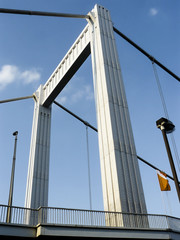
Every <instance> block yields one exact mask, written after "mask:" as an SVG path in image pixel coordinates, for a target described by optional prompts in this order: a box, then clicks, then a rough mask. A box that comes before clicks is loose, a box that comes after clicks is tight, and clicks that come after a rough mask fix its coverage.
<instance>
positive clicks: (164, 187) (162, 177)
mask: <svg viewBox="0 0 180 240" xmlns="http://www.w3.org/2000/svg"><path fill="white" fill-rule="evenodd" d="M157 175H158V180H159V185H160V189H161V191H171V187H170V185H169V181H168V180H167V177H166V176H167V175H166V174H165V173H163V172H160V171H157Z"/></svg>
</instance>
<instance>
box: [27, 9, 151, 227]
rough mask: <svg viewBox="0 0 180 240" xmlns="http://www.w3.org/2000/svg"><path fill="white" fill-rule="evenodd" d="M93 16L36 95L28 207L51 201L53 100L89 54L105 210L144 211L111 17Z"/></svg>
mask: <svg viewBox="0 0 180 240" xmlns="http://www.w3.org/2000/svg"><path fill="white" fill-rule="evenodd" d="M89 16H90V19H89V20H88V24H87V26H86V27H85V29H84V30H83V31H82V33H81V34H80V35H79V37H78V38H77V40H76V41H75V43H74V44H73V45H72V47H71V48H70V49H69V51H68V52H67V54H66V55H65V57H64V58H63V59H62V61H61V62H60V63H59V65H58V66H57V68H56V69H55V70H54V72H53V73H52V75H51V76H50V78H49V79H48V81H47V82H46V83H45V85H44V86H40V87H39V89H38V90H37V92H36V93H35V96H36V102H35V110H34V119H33V127H32V139H31V147H30V157H29V168H28V178H27V188H26V202H25V207H28V208H37V207H39V206H47V204H48V178H49V174H48V172H49V148H50V123H51V104H52V103H53V101H54V99H55V98H56V97H57V95H58V94H59V93H60V92H61V91H62V89H63V88H64V87H65V86H66V84H67V83H68V82H69V80H70V79H71V77H72V76H73V75H74V74H75V72H76V71H77V70H78V69H79V67H80V66H81V65H82V64H83V62H84V61H85V60H86V59H87V57H88V56H89V55H90V53H91V59H92V68H93V82H94V90H95V91H94V92H95V100H96V113H97V123H98V139H99V152H100V164H101V176H102V187H103V200H104V210H105V211H113V212H129V213H146V204H145V199H144V192H143V187H142V182H141V177H140V172H139V166H138V162H137V154H136V149H135V144H134V138H133V132H132V127H131V123H130V117H129V111H128V105H127V100H126V96H125V90H124V85H123V79H122V75H121V69H120V64H119V59H118V54H117V49H116V43H115V37H114V32H113V24H112V21H111V17H110V14H109V11H108V10H107V9H105V8H104V7H101V6H99V5H96V6H95V7H94V9H93V10H92V11H91V12H89ZM122 225H123V223H122Z"/></svg>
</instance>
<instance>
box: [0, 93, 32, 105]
mask: <svg viewBox="0 0 180 240" xmlns="http://www.w3.org/2000/svg"><path fill="white" fill-rule="evenodd" d="M34 97H35V96H34V95H32V96H26V97H19V98H10V99H5V100H1V101H0V103H7V102H14V101H19V100H25V99H28V98H34Z"/></svg>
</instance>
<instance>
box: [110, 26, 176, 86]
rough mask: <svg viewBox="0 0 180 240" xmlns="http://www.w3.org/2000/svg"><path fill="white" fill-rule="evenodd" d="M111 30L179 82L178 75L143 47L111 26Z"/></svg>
mask: <svg viewBox="0 0 180 240" xmlns="http://www.w3.org/2000/svg"><path fill="white" fill-rule="evenodd" d="M113 30H114V32H116V33H117V34H118V35H119V36H121V37H122V38H123V39H125V40H126V41H127V42H128V43H130V44H131V45H132V46H133V47H135V48H136V49H137V50H139V51H140V52H141V53H142V54H144V55H145V56H146V57H148V58H149V59H150V60H151V61H153V62H155V63H156V64H157V65H158V66H159V67H161V68H162V69H163V70H164V71H166V72H167V73H169V74H170V75H171V76H172V77H174V78H175V79H176V80H178V81H179V82H180V77H178V76H177V75H176V74H175V73H173V72H172V71H171V70H169V69H168V68H167V67H165V66H164V65H163V64H162V63H160V62H159V61H158V60H156V59H155V58H154V57H153V56H151V55H150V54H149V53H147V52H146V51H145V50H144V49H142V48H141V47H140V46H138V45H137V44H136V43H134V42H133V41H132V40H131V39H129V38H128V37H127V36H125V35H124V34H123V33H122V32H120V31H119V30H118V29H117V28H115V27H113Z"/></svg>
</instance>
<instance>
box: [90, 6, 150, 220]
mask: <svg viewBox="0 0 180 240" xmlns="http://www.w3.org/2000/svg"><path fill="white" fill-rule="evenodd" d="M90 16H92V19H93V21H92V22H91V32H92V36H91V54H92V62H93V64H92V65H93V75H94V87H95V94H96V96H95V99H96V109H97V121H98V135H99V150H100V162H101V175H102V185H103V199H104V210H106V211H117V212H121V211H122V212H130V213H146V205H145V200H144V193H143V188H142V182H141V177H140V172H139V166H138V162H137V157H136V156H137V155H136V149H135V144H134V138H133V133H132V129H131V123H130V117H129V111H128V106H127V100H126V96H125V90H124V84H123V80H122V75H121V70H120V64H119V60H118V56H117V49H116V44H115V38H114V33H113V25H112V21H111V18H110V14H109V11H108V10H107V9H105V8H103V7H101V6H98V5H96V6H95V8H94V9H93V10H92V12H90ZM112 220H113V219H111V220H110V221H112Z"/></svg>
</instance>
